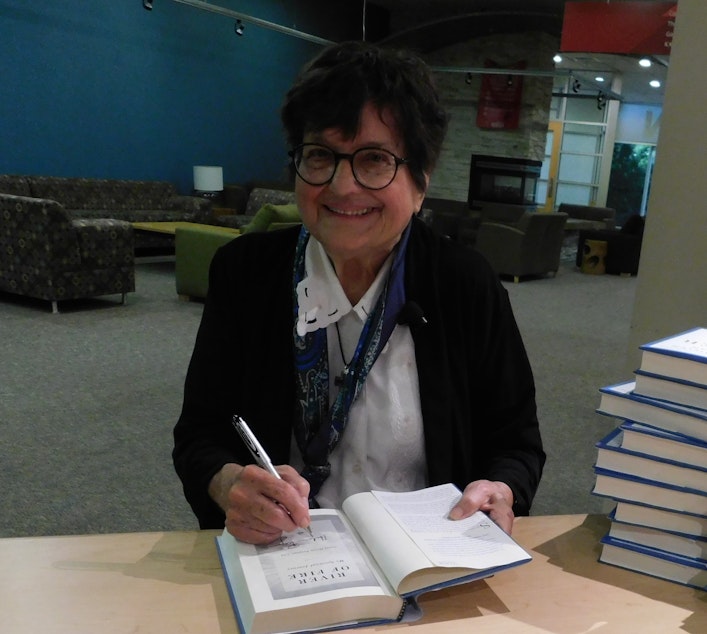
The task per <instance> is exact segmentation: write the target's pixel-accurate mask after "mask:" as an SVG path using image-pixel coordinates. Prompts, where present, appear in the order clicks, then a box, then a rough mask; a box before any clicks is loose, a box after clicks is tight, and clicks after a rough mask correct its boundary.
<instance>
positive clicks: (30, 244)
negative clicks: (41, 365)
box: [0, 193, 135, 313]
mask: <svg viewBox="0 0 707 634" xmlns="http://www.w3.org/2000/svg"><path fill="white" fill-rule="evenodd" d="M0 290H1V291H5V292H8V293H14V294H17V295H22V296H26V297H33V298H36V299H41V300H46V301H49V302H51V305H52V311H53V312H55V313H56V312H58V310H59V304H58V302H60V301H62V300H70V299H82V298H88V297H97V296H100V295H113V294H119V295H121V300H122V302H124V301H125V295H126V293H130V292H132V291H134V290H135V258H134V241H133V228H132V225H131V224H130V223H129V222H126V221H122V220H115V219H111V218H96V219H89V218H86V219H82V218H73V217H72V216H71V214H69V212H68V211H67V210H66V209H64V207H63V206H62V205H61V204H60V203H58V202H56V201H54V200H47V199H46V198H32V197H28V196H15V195H12V194H2V193H0Z"/></svg>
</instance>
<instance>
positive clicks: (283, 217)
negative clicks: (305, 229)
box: [241, 203, 301, 233]
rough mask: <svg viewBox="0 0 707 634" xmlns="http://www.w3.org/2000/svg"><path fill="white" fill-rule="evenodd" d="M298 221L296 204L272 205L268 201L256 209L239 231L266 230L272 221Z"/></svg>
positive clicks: (299, 219)
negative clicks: (250, 218)
mask: <svg viewBox="0 0 707 634" xmlns="http://www.w3.org/2000/svg"><path fill="white" fill-rule="evenodd" d="M300 221H301V218H300V215H299V209H298V208H297V205H273V204H272V203H268V204H266V205H263V206H262V207H261V208H260V209H258V211H257V213H256V214H255V216H253V219H252V220H251V221H250V222H249V223H248V224H247V225H245V226H244V227H241V233H251V232H254V231H267V230H268V228H269V227H270V225H271V224H273V223H295V222H300Z"/></svg>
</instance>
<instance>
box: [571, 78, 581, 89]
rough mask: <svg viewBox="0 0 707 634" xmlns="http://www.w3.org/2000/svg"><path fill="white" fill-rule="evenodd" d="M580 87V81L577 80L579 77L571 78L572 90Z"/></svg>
mask: <svg viewBox="0 0 707 634" xmlns="http://www.w3.org/2000/svg"><path fill="white" fill-rule="evenodd" d="M581 88H582V83H581V82H580V81H579V79H574V78H573V79H572V92H579V91H580V89H581Z"/></svg>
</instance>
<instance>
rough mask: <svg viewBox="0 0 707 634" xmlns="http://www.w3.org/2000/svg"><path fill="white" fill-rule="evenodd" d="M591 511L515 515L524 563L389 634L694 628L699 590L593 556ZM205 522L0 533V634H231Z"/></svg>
mask: <svg viewBox="0 0 707 634" xmlns="http://www.w3.org/2000/svg"><path fill="white" fill-rule="evenodd" d="M607 528H608V521H607V520H606V519H605V518H604V517H600V516H584V515H561V516H546V517H530V518H519V519H518V520H516V525H515V528H514V532H513V535H514V537H515V538H516V539H517V541H518V542H520V544H521V545H522V546H524V547H525V548H526V549H527V550H529V551H531V553H532V555H533V561H532V562H530V563H529V564H525V565H523V566H520V567H518V568H514V569H510V570H506V571H504V572H502V573H500V574H498V575H496V576H495V577H492V578H490V579H486V580H482V581H477V582H474V583H470V584H466V585H463V586H458V587H456V588H448V589H445V590H440V591H439V592H434V593H430V594H429V595H426V596H425V597H423V599H422V601H421V604H422V607H423V609H424V611H425V616H424V618H423V619H422V620H421V621H418V622H416V623H412V624H398V625H388V626H384V627H376V628H366V629H363V630H353V631H356V632H361V633H362V634H363V633H368V634H370V633H372V632H374V631H375V632H378V633H380V634H384V632H386V631H387V632H390V633H392V634H403V632H405V633H407V634H462V633H464V634H465V633H467V632H468V633H470V634H484V633H494V634H514V633H517V632H523V633H529V634H537V633H541V632H544V633H553V634H579V633H589V632H592V633H594V634H634V633H640V634H648V633H655V634H672V633H677V632H681V633H683V634H685V633H686V632H687V633H692V634H704V633H705V632H707V593H704V592H701V591H699V590H693V589H690V588H686V587H683V586H680V585H677V584H673V583H670V582H667V581H660V580H658V579H652V578H650V577H647V576H644V575H639V574H636V573H633V572H629V571H625V570H620V569H618V568H615V567H612V566H608V565H605V564H600V563H598V562H597V556H598V553H599V544H598V541H599V538H600V537H601V536H602V535H603V534H604V533H605V532H606V530H607ZM216 534H217V531H202V532H198V531H194V532H174V533H169V532H168V533H134V534H123V535H85V536H75V537H37V538H34V537H27V538H9V539H0V562H2V570H1V572H0V632H2V633H3V634H20V633H21V634H30V633H32V634H34V633H39V632H42V633H51V634H55V633H67V634H69V633H70V634H82V633H90V634H111V633H113V632H121V633H128V632H141V633H146V632H149V633H152V632H154V633H159V634H176V633H178V632H191V633H199V634H202V633H203V634H205V633H220V634H237V632H238V627H237V625H236V621H235V617H234V615H233V610H232V608H231V604H230V601H229V598H228V594H227V591H226V587H225V584H224V581H223V576H222V573H221V569H220V566H219V563H218V557H217V554H216V550H215V545H214V537H215V536H216Z"/></svg>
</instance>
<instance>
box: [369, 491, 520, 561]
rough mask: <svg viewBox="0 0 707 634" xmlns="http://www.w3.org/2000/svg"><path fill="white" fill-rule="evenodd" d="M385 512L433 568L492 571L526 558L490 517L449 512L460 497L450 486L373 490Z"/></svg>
mask: <svg viewBox="0 0 707 634" xmlns="http://www.w3.org/2000/svg"><path fill="white" fill-rule="evenodd" d="M373 495H374V496H375V497H376V499H378V500H379V501H380V502H381V504H382V505H383V506H384V507H385V508H386V510H387V511H388V512H389V513H390V514H391V515H392V516H393V517H394V518H395V520H396V521H397V522H398V524H399V525H400V526H401V527H402V529H403V530H404V531H405V532H406V533H407V534H408V536H409V537H410V538H411V539H413V540H414V541H415V543H416V544H417V545H418V546H419V548H420V550H422V552H423V553H424V554H425V555H426V556H427V557H428V558H429V559H430V561H432V562H433V563H434V564H435V565H436V566H444V567H452V568H456V567H468V568H492V567H494V566H503V565H506V564H510V563H512V562H515V561H518V559H519V558H524V557H527V553H525V551H524V550H523V549H522V548H521V547H520V546H518V544H516V542H515V541H513V539H512V538H511V537H510V535H508V534H507V533H506V532H505V531H503V529H501V528H500V527H499V526H498V525H497V524H496V523H495V522H493V521H492V520H491V519H489V517H488V516H487V515H486V514H485V513H482V512H481V511H477V512H476V513H474V514H473V515H472V516H471V517H468V518H466V519H463V520H450V519H449V512H450V511H451V510H452V508H453V507H454V505H455V504H456V503H457V502H458V501H459V499H460V498H461V493H460V491H459V490H458V489H457V488H456V487H455V486H454V485H452V484H444V485H439V486H435V487H430V488H427V489H422V490H420V491H410V492H407V493H387V492H383V491H373Z"/></svg>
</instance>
